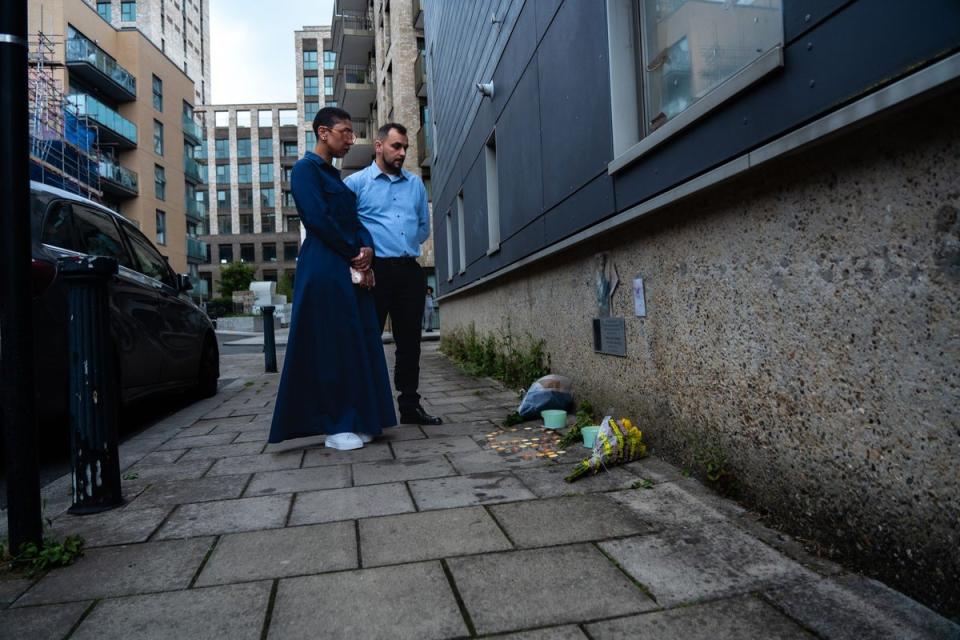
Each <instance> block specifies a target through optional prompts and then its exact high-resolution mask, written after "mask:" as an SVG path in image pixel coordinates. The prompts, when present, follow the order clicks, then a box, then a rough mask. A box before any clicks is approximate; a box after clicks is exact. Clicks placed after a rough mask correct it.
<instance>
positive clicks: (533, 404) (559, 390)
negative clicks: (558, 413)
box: [517, 373, 573, 420]
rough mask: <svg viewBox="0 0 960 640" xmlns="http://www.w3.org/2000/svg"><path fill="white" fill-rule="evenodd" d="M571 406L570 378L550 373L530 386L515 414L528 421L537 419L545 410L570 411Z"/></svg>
mask: <svg viewBox="0 0 960 640" xmlns="http://www.w3.org/2000/svg"><path fill="white" fill-rule="evenodd" d="M572 405H573V383H572V382H571V381H570V378H568V377H566V376H560V375H556V374H552V373H551V374H550V375H546V376H543V377H542V378H540V379H539V380H537V381H536V382H534V383H533V384H532V385H530V388H529V389H527V393H526V394H524V396H523V401H522V402H521V403H520V408H519V409H517V413H519V414H520V417H521V418H524V419H527V420H529V419H531V418H537V417H539V416H540V412H541V411H544V410H546V409H570V408H571V407H572Z"/></svg>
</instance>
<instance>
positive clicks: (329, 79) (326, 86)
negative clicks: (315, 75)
mask: <svg viewBox="0 0 960 640" xmlns="http://www.w3.org/2000/svg"><path fill="white" fill-rule="evenodd" d="M323 92H324V93H325V94H326V95H328V96H332V95H333V76H324V77H323Z"/></svg>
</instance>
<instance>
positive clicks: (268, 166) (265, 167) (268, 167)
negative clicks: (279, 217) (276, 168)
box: [260, 162, 273, 206]
mask: <svg viewBox="0 0 960 640" xmlns="http://www.w3.org/2000/svg"><path fill="white" fill-rule="evenodd" d="M260 182H273V163H272V162H261V163H260ZM270 206H273V205H270Z"/></svg>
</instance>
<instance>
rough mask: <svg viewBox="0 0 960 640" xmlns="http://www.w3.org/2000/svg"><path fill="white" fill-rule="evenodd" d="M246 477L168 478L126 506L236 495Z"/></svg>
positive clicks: (129, 507) (159, 505) (140, 507)
mask: <svg viewBox="0 0 960 640" xmlns="http://www.w3.org/2000/svg"><path fill="white" fill-rule="evenodd" d="M248 478H249V476H217V477H213V478H197V479H194V480H168V481H166V482H156V483H154V484H151V485H150V486H149V487H147V488H146V489H145V490H144V491H143V493H141V494H140V495H139V496H137V498H136V499H135V500H133V501H132V502H131V503H130V504H128V505H127V507H126V509H128V510H133V509H144V508H149V507H166V506H174V505H178V504H186V503H188V502H210V501H211V500H229V499H231V498H239V497H240V494H241V493H242V492H243V487H244V485H246V483H247V479H248Z"/></svg>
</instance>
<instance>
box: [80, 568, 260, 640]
mask: <svg viewBox="0 0 960 640" xmlns="http://www.w3.org/2000/svg"><path fill="white" fill-rule="evenodd" d="M270 588H271V583H269V582H259V583H254V584H237V585H229V586H224V587H211V588H206V589H189V590H186V591H174V592H172V593H156V594H150V595H141V596H133V597H130V598H117V599H114V600H105V601H103V602H100V603H98V604H97V606H96V607H94V609H93V611H92V612H91V613H90V615H89V616H87V617H86V618H85V619H84V621H83V622H82V623H81V624H80V626H79V627H78V628H77V630H76V632H74V634H73V635H72V636H71V638H72V639H74V638H76V639H79V640H86V639H89V640H113V639H116V640H129V639H130V638H137V639H138V640H160V639H161V638H230V640H246V639H249V640H257V639H259V638H260V635H261V632H262V629H263V623H264V619H265V618H266V614H267V604H268V603H269V601H270Z"/></svg>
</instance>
